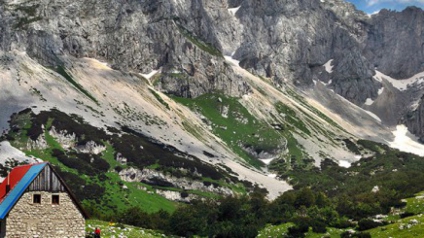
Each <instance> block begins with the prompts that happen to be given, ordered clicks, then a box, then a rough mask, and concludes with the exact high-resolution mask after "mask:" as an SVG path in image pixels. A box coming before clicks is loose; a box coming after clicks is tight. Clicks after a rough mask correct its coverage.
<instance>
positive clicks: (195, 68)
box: [0, 0, 424, 135]
mask: <svg viewBox="0 0 424 238" xmlns="http://www.w3.org/2000/svg"><path fill="white" fill-rule="evenodd" d="M0 18H1V20H2V23H1V24H0V32H1V34H0V49H1V50H3V51H10V50H20V51H26V52H27V54H28V55H30V56H31V57H32V58H34V59H37V60H38V61H39V62H41V63H42V64H44V65H47V66H55V65H66V64H67V57H68V56H74V57H92V58H97V59H100V60H103V61H107V62H108V64H110V65H111V66H112V67H113V68H114V69H119V70H123V71H132V72H139V73H143V74H147V73H150V72H151V71H153V70H159V73H157V74H156V75H155V76H154V77H152V78H151V79H150V81H151V83H152V84H153V85H154V86H155V87H156V88H157V89H160V90H161V91H163V92H165V93H167V94H171V95H177V96H183V97H197V96H199V95H202V94H205V93H210V92H216V91H219V92H223V93H225V94H228V95H231V96H242V95H244V94H248V93H250V92H251V88H250V86H249V85H248V83H246V81H245V79H243V78H242V77H241V76H239V75H238V74H236V73H235V72H234V70H233V68H232V67H230V65H229V64H228V63H227V62H226V61H225V58H224V57H223V56H232V57H233V58H235V59H237V60H239V61H240V66H242V67H243V68H245V69H247V70H248V71H250V72H252V73H253V74H256V75H259V76H262V77H266V78H271V79H272V82H273V84H274V86H276V87H282V86H284V84H286V83H290V84H291V83H293V84H294V85H296V86H298V87H299V88H301V89H304V88H309V87H312V86H313V85H314V82H317V81H322V82H324V83H325V84H326V85H327V87H328V88H329V89H332V90H334V91H335V92H336V93H338V94H340V95H341V96H343V97H345V98H346V99H348V100H349V101H350V102H353V103H354V104H356V105H359V106H361V105H363V104H364V103H365V102H366V100H367V99H375V98H377V97H378V96H379V94H378V90H379V89H380V88H381V87H382V84H381V82H379V81H377V80H375V79H374V78H373V75H374V74H375V71H374V70H375V69H378V70H379V71H381V72H383V73H384V74H386V75H388V76H391V77H393V78H397V79H399V78H406V77H410V76H412V75H414V74H416V73H419V72H421V71H424V64H423V62H424V53H423V44H424V43H423V42H422V39H423V36H422V34H423V32H424V29H423V26H424V24H423V22H424V14H423V11H422V10H421V9H418V8H414V7H410V8H407V9H406V10H404V11H402V12H392V11H387V10H382V11H381V12H380V13H379V14H376V15H373V16H368V15H366V14H365V13H363V12H360V11H357V10H356V9H355V8H354V6H353V5H352V4H349V3H347V2H345V1H342V0H326V1H311V0H298V1H291V0H263V1H257V0H214V1H203V0H167V1H162V0H161V1H157V0H142V1H139V0H138V1H135V0H126V1H124V0H101V1H100V0H85V1H82V0H74V1H69V0H55V1H47V0H40V1H33V0H30V1H23V0H18V1H16V0H15V1H12V0H3V1H2V2H1V5H0ZM323 65H327V66H331V70H328V69H327V68H326V67H324V66H323ZM389 116H390V115H389ZM398 120H400V118H398V116H396V118H395V119H391V120H390V121H398ZM383 121H384V120H383ZM414 127H420V125H418V124H414V123H412V124H410V128H411V129H412V130H413V131H417V130H414V129H413V128H414ZM417 133H420V135H423V134H422V133H421V132H418V131H417Z"/></svg>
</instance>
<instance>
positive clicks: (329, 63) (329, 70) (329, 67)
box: [323, 59, 334, 74]
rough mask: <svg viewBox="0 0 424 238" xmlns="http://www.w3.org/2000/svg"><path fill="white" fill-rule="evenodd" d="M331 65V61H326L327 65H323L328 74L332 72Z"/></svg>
mask: <svg viewBox="0 0 424 238" xmlns="http://www.w3.org/2000/svg"><path fill="white" fill-rule="evenodd" d="M332 63H333V59H331V60H329V61H327V63H325V64H324V65H323V66H324V67H325V71H327V72H328V73H330V74H331V73H332V72H333V67H334V66H332V65H331V64H332Z"/></svg>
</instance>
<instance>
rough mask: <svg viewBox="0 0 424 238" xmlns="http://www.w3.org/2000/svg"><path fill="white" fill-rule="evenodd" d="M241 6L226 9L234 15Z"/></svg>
mask: <svg viewBox="0 0 424 238" xmlns="http://www.w3.org/2000/svg"><path fill="white" fill-rule="evenodd" d="M240 7H241V6H238V7H234V8H228V11H229V12H230V13H231V14H233V16H234V15H236V13H237V11H238V10H239V9H240Z"/></svg>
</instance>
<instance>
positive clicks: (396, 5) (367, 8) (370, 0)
mask: <svg viewBox="0 0 424 238" xmlns="http://www.w3.org/2000/svg"><path fill="white" fill-rule="evenodd" d="M347 1H348V2H351V3H353V4H355V5H356V8H358V9H359V10H362V11H364V12H366V13H369V14H372V13H376V12H378V11H379V10H381V9H383V8H387V9H391V10H397V11H402V10H403V9H405V8H406V7H407V6H417V7H420V8H423V9H424V0H347Z"/></svg>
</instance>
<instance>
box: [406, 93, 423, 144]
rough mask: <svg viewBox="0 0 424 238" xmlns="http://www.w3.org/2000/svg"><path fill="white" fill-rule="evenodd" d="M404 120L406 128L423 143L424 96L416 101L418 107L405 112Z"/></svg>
mask: <svg viewBox="0 0 424 238" xmlns="http://www.w3.org/2000/svg"><path fill="white" fill-rule="evenodd" d="M404 122H405V124H406V126H407V127H408V129H409V130H410V131H411V132H412V133H413V134H415V135H417V136H418V137H419V140H420V142H421V143H424V96H423V97H421V99H420V100H419V102H418V107H417V108H416V109H415V110H413V111H410V112H408V113H407V115H406V116H405V118H404Z"/></svg>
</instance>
